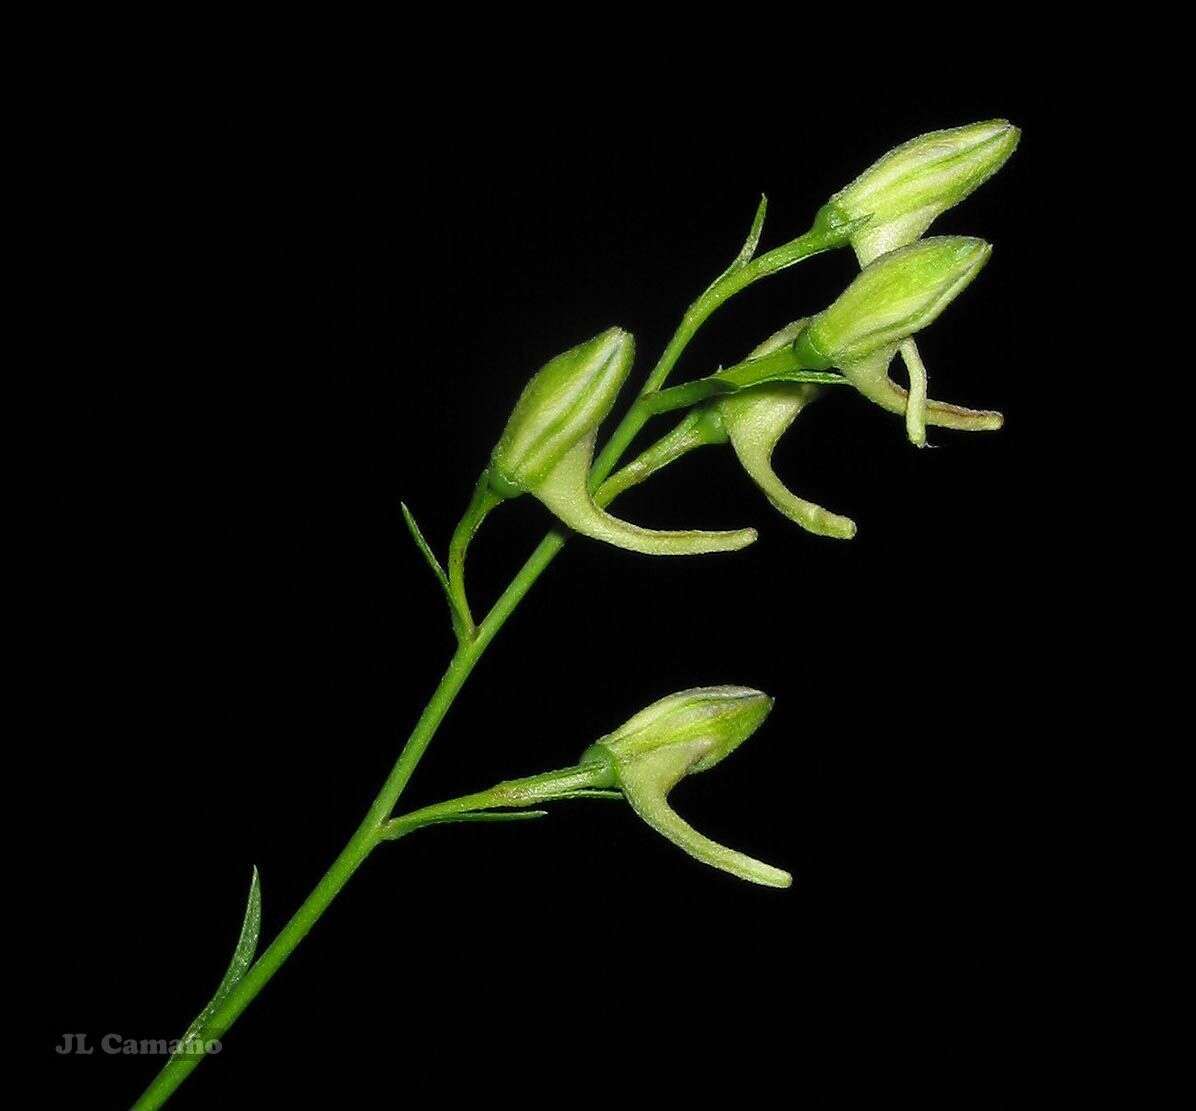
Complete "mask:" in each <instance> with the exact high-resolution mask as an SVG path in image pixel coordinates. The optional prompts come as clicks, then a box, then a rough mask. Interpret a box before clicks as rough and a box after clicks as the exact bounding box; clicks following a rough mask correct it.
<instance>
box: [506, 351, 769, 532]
mask: <svg viewBox="0 0 1196 1111" xmlns="http://www.w3.org/2000/svg"><path fill="white" fill-rule="evenodd" d="M634 358H635V341H634V340H633V339H632V337H631V336H630V335H629V334H628V333H627V332H624V331H623V330H622V329H621V328H609V329H607V330H606V331H605V332H603V333H602V334H601V335H599V336H595V337H594V339H592V340H590V341H589V342H588V343H583V344H581V345H580V346H578V347H574V348H573V349H572V350H571V351H566V352H565V353H564V354H563V355H558V356H557V357H556V358H555V359H553V360H552V361H551V362H549V363H548V364H547V365H546V366H545V367H544V368H543V369H542V370H541V371H539V373H537V374H536V376H535V377H534V378H533V379H532V380H531V381H530V382H529V383H528V384H527V387H526V388H525V389H524V391H523V393H522V395H520V398H519V401H518V403H517V404H516V406H515V411H514V412H513V413H512V414H511V419H510V420H509V421H508V422H507V427H506V429H505V430H504V431H503V434H502V437H501V438H500V439H499V441H498V445H497V446H496V447H495V449H494V451H493V453H492V454H491V456H490V467H489V470H488V472H487V474H488V478H489V483H490V487H491V489H493V491H494V492H495V493H496V494H498V495H499V496H500V497H504V498H513V497H518V496H519V495H520V494H525V493H530V494H534V495H535V496H536V497H537V498H539V499H540V501H542V502H543V503H544V504H545V505H546V506H547V507H548V508H549V509H550V510H552V512H553V513H555V514H556V516H557V517H558V518H559V519H560V520H561V521H562V522H563V523H564V524H566V525H567V526H568V527H569V528H571V529H573V531H574V532H579V533H581V534H582V535H583V536H589V537H592V538H593V539H595V540H601V541H604V542H605V543H607V544H613V545H614V546H615V547H617V548H627V549H628V550H630V551H633V552H643V553H644V554H646V555H699V554H701V553H704V552H731V551H736V550H737V549H739V548H744V547H746V546H747V545H748V544H750V543H752V541H754V540H755V539H756V531H755V529H736V530H732V531H729V532H702V531H699V530H690V531H684V532H662V531H659V530H655V529H645V528H640V527H639V526H638V525H632V524H629V523H628V522H626V521H621V520H619V518H617V517H612V516H611V515H610V514H609V513H606V512H605V511H603V510H602V509H600V508H599V507H598V506H597V505H596V504H595V503H594V499H593V496H592V495H591V493H590V490H589V477H590V464H591V463H592V461H593V458H594V440H595V437H596V436H597V434H598V426H599V425H600V424H601V423H602V420H603V418H604V417H605V416H606V415H607V413H609V412H610V410H611V407H612V406H613V405H614V403H615V398H616V397H617V396H618V393H619V389H620V387H621V386H622V385H623V382H624V380H625V379H626V378H627V375H628V373H629V371H630V370H631V364H632V362H633V361H634Z"/></svg>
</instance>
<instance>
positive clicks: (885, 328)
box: [796, 236, 992, 378]
mask: <svg viewBox="0 0 1196 1111" xmlns="http://www.w3.org/2000/svg"><path fill="white" fill-rule="evenodd" d="M990 254H992V248H991V247H990V246H989V245H988V244H987V243H985V242H984V240H982V239H972V238H970V237H966V236H941V237H938V238H934V239H925V240H923V241H921V242H920V243H914V244H911V245H910V246H908V247H902V248H901V249H900V250H896V251H890V252H889V253H888V254H887V255H882V256H881V257H880V258H878V259H877V260H876V261H875V262H874V263H872V264H870V265H869V266H866V267H865V268H864V269H863V270H862V271H861V273H860V275H859V277H858V278H856V280H855V281H854V282H852V283H851V285H849V286H848V287H847V289H846V290H844V291H843V293H842V294H841V295H840V296H839V298H838V300H836V301H835V302H834V304H832V305H831V306H830V308H828V309H824V310H823V311H822V312H820V313H819V314H818V315H817V316H816V317H814V319H813V320H812V321H810V325H809V327H808V328H806V330H805V331H804V332H802V334H801V335H800V336H798V338H797V345H796V349H797V351H798V354H799V355H800V356H801V358H802V362H803V365H808V366H809V367H810V368H811V369H814V370H825V369H827V368H828V367H838V368H839V369H840V370H842V371H843V373H844V374H846V375H847V377H848V378H851V376H852V374H851V372H852V368H853V367H854V366H856V365H858V364H862V363H864V362H865V361H867V360H870V359H871V358H872V357H873V356H875V355H877V353H883V352H887V353H888V354H887V358H886V359H885V365H886V366H887V365H888V363H889V361H891V360H892V358H893V355H894V354H895V353H896V351H897V347H898V345H899V344H900V343H901V341H902V340H904V339H907V338H908V337H909V336H912V335H913V334H914V333H915V332H920V331H921V330H922V329H923V328H925V327H926V326H927V325H929V324H931V323H933V322H934V321H935V320H936V319H937V318H938V315H939V314H940V313H941V312H942V311H943V310H944V309H945V308H946V307H947V306H948V305H949V304H950V303H951V302H952V301H954V300H955V298H956V297H958V296H959V294H960V293H962V292H963V291H964V289H966V288H967V286H968V284H969V283H970V282H971V281H972V279H973V278H975V277H976V275H977V274H978V273H980V270H981V268H982V267H983V266H984V264H985V263H986V262H987V261H988V258H989V255H990Z"/></svg>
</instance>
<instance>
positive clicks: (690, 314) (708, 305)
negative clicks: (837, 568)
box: [134, 226, 842, 1111]
mask: <svg viewBox="0 0 1196 1111" xmlns="http://www.w3.org/2000/svg"><path fill="white" fill-rule="evenodd" d="M841 242H842V238H841V237H840V238H836V237H835V236H833V235H831V234H828V233H827V232H826V231H824V230H820V229H819V228H818V227H817V226H816V227H815V228H814V229H812V230H811V231H809V232H807V233H806V234H805V235H803V236H800V237H798V238H797V239H795V240H793V241H792V242H790V243H787V244H785V245H784V246H783V247H778V248H777V249H776V250H774V251H770V252H768V253H767V254H764V255H761V256H760V257H759V258H757V259H755V260H754V261H752V262H750V263H748V264H747V265H745V266H743V267H741V268H739V269H737V270H733V271H731V272H729V273H727V274H725V275H723V277H721V278H720V279H719V280H718V281H716V282H715V283H714V284H713V285H712V286H711V287H710V288H709V289H708V290H707V291H706V292H705V293H703V294H702V296H701V297H699V298H698V300H697V301H695V302H694V303H693V305H691V306H690V308H689V310H688V311H687V312H686V314H685V317H684V319H683V320H682V322H681V326H680V327H679V328H678V329H677V332H676V333H675V334H674V336H673V338H672V340H671V341H670V342H669V345H668V347H667V348H666V349H665V352H664V354H663V355H662V356H661V357H660V361H659V362H658V363H657V364H656V367H655V368H654V369H653V371H652V373H651V374H650V375H649V376H648V380H647V382H646V383H645V384H644V387H643V389H642V390H641V391H640V396H641V397H642V396H643V395H644V394H646V393H651V392H654V391H656V390H658V389H659V388H660V386H661V385H662V383H663V382H664V380H665V379H666V378H667V377H668V375H669V373H670V371H671V370H672V369H673V367H674V366H675V365H676V363H677V360H678V359H679V358H680V357H681V354H682V352H683V351H684V350H685V347H686V345H687V344H688V343H689V341H690V340H691V339H692V338H693V336H694V335H695V334H696V332H697V331H698V329H699V328H700V327H701V326H702V324H703V323H704V322H705V321H706V319H707V318H708V317H709V316H710V315H711V314H712V313H713V312H714V311H715V310H716V309H717V308H718V307H719V306H720V305H722V304H723V303H724V302H725V301H726V300H727V299H728V298H730V297H732V296H734V295H735V294H736V293H738V292H740V291H741V290H743V289H745V288H747V286H749V285H751V284H752V283H753V282H755V281H758V280H759V279H760V278H763V277H765V276H767V275H768V274H773V273H776V272H777V271H778V270H782V269H784V268H785V267H787V266H792V265H793V264H794V263H796V262H799V261H801V260H802V259H804V258H809V257H810V256H812V255H815V254H818V253H820V252H821V251H824V250H828V249H829V248H831V247H835V246H839V245H840V244H841ZM650 415H651V414H649V413H647V412H645V411H644V410H643V409H642V408H641V407H640V406H638V405H633V406H632V407H631V408H630V409H629V410H628V412H627V414H626V415H625V416H624V418H623V420H622V421H621V422H620V424H619V425H618V427H617V428H616V429H615V431H614V433H613V434H612V435H611V438H610V441H609V442H608V443H607V445H606V447H605V448H604V449H603V451H602V454H601V455H600V456H599V458H598V460H597V462H596V463H595V464H594V467H593V469H592V470H591V472H590V482H591V486H592V488H594V489H597V488H598V487H599V486H600V485H601V484H602V483H603V482H604V481H605V479H606V478H607V477H608V476H609V475H610V473H611V471H612V470H613V469H614V466H615V464H616V463H618V461H619V459H620V458H621V457H622V455H623V453H624V452H625V451H626V450H627V448H628V447H629V446H630V444H631V441H632V440H633V439H634V438H635V436H636V434H637V433H638V432H639V431H640V429H641V428H642V427H643V426H644V423H645V422H646V421H647V420H648V418H649V416H650ZM695 446H696V445H695ZM649 473H650V472H649ZM644 477H646V474H645V475H644ZM627 485H632V483H630V482H628V483H625V484H624V485H623V486H620V487H618V489H625V488H626V486H627ZM618 489H616V490H615V493H617V492H618ZM615 493H610V494H609V496H608V497H607V498H606V501H604V502H603V503H602V504H606V503H607V502H609V501H610V500H611V499H612V498H613V497H614V496H615ZM491 497H493V495H491V494H489V491H488V490H487V489H486V488H485V476H483V478H482V480H481V481H479V483H478V486H477V487H476V488H475V490H474V495H473V499H472V500H471V502H470V505H469V508H468V509H467V510H466V513H465V516H464V517H463V518H462V521H461V524H460V525H458V527H457V530H456V532H454V535H453V541H452V543H451V544H450V560H449V581H450V587H451V591H450V593H451V596H452V600H453V603H454V610H455V611H457V612H459V613H460V615H461V618H462V624H466V619H468V621H467V625H466V627H467V629H468V630H469V631H470V632H471V633H472V635H470V636H462V635H461V633H460V631H459V632H458V638H459V643H458V647H457V651H456V652H455V653H454V654H453V658H452V660H451V662H450V663H449V666H448V669H447V670H446V671H445V673H444V675H443V676H442V677H441V680H440V682H439V684H437V687H436V689H435V691H433V692H432V697H431V699H430V700H429V701H428V704H427V705H426V706H425V707H424V711H423V713H422V714H420V717H419V720H418V721H417V722H416V724H415V728H414V729H413V730H412V732H411V735H410V737H408V739H407V743H406V744H405V745H404V746H403V750H402V752H400V754H399V758H398V761H397V762H396V763H395V766H394V767H393V768H392V769H391V772H390V775H389V776H388V777H387V779H386V782H385V783H384V784H383V786H382V790H381V791H380V792H379V793H378V797H377V798H376V799H375V800H374V802H373V804H372V805H371V806H370V809H369V813H368V814H367V815H366V817H365V819H364V820H363V821H362V823H361V825H360V826H359V827H358V829H357V832H356V833H354V834H353V836H352V837H351V838H350V840H349V843H348V844H347V845H346V846H345V847H344V849H343V850H342V851H341V853H340V855H339V856H338V857H337V858H336V860H335V861H333V863H332V866H331V867H330V868H329V869H328V871H327V872H326V873H325V874H324V876H323V878H322V879H321V880H320V882H319V883H318V884H317V885H316V887H315V889H314V890H313V891H312V893H311V894H310V895H309V896H308V897H307V898H306V899H305V900H304V901H303V904H302V905H301V906H300V907H299V909H298V910H297V911H296V912H295V914H294V915H293V916H292V918H291V920H290V921H289V922H287V924H286V925H285V926H284V927H283V928H282V930H281V932H280V933H279V934H278V936H277V937H276V938H275V939H274V941H273V942H271V943H270V945H269V947H268V948H267V949H266V950H265V952H263V953H262V955H261V956H260V957H259V958H258V959H257V961H256V962H255V963H254V964H253V966H252V967H251V968H250V969H249V971H248V972H246V974H245V976H244V978H243V979H242V980H241V981H240V982H239V983H238V984H237V986H236V987H235V988H233V990H232V991H231V992H229V994H228V995H227V996H226V997H225V999H224V1001H223V1002H222V1003H221V1005H220V1006H219V1007H218V1008H217V1009H216V1010H215V1011H214V1012H213V1013H212V1015H211V1016H210V1017H209V1019H208V1021H207V1022H206V1023H205V1024H204V1026H203V1028H202V1029H201V1030H199V1031H197V1033H196V1035H195V1039H194V1040H196V1041H201V1042H206V1041H210V1040H213V1039H219V1038H221V1037H222V1036H223V1035H224V1034H225V1033H226V1032H227V1031H228V1030H229V1028H230V1027H231V1026H232V1025H233V1023H234V1022H235V1021H236V1020H237V1018H238V1017H239V1016H240V1015H241V1012H242V1011H244V1010H245V1008H246V1007H248V1006H249V1004H250V1003H251V1002H252V1001H253V1000H254V998H255V997H256V996H257V994H258V992H260V991H261V990H262V988H264V987H265V986H266V984H267V983H269V981H270V979H271V978H272V977H273V976H274V974H275V973H276V972H277V971H278V969H279V968H281V967H282V965H283V963H284V962H285V961H286V959H287V958H288V957H289V956H290V955H291V953H292V952H294V950H295V948H296V947H297V946H298V945H299V943H300V942H301V941H302V940H303V939H304V938H305V937H306V936H307V934H308V933H309V932H310V931H311V928H312V927H313V926H314V925H315V924H316V922H317V921H318V920H319V918H320V916H321V915H322V914H323V913H324V911H325V910H327V909H328V906H329V905H330V904H331V902H332V900H333V899H335V898H336V896H337V895H338V894H339V893H340V891H341V889H342V888H343V887H344V886H345V884H346V883H348V882H349V880H350V878H351V877H352V876H353V874H354V873H355V872H356V871H357V869H358V868H360V867H361V865H362V863H363V862H364V861H365V859H366V857H367V856H369V854H370V853H371V852H372V851H373V849H374V848H375V847H376V846H377V845H378V844H379V843H380V841H381V840H383V838H384V834H385V830H386V828H387V827H386V822H387V819H388V818H389V816H390V814H391V812H392V811H393V810H394V807H395V804H396V803H397V802H398V800H399V797H400V796H401V795H402V793H403V790H404V789H405V788H406V786H407V783H408V782H409V781H410V779H411V776H412V774H413V773H414V771H415V768H416V766H417V765H418V764H419V761H420V760H421V759H422V757H423V754H424V752H425V751H426V750H427V748H428V745H429V744H431V742H432V738H433V737H434V736H435V735H436V730H437V728H438V727H439V725H440V723H441V721H443V720H444V716H445V714H447V713H448V710H449V707H450V706H451V705H452V704H453V700H454V699H455V698H456V697H457V694H458V693H459V692H460V690H461V688H462V686H464V684H465V681H466V679H468V678H469V675H470V672H472V671H473V669H474V666H475V665H476V664H477V662H478V660H479V659H480V658H481V656H482V654H483V653H484V652H485V651H486V649H487V648H488V647H489V645H490V642H491V641H492V640H493V639H494V637H495V636H496V635H497V633H498V631H499V630H500V629H501V628H502V627H503V625H504V624H505V623H506V621H507V618H509V617H510V616H511V614H512V613H514V611H515V609H516V607H517V606H518V605H519V603H520V602H521V601H522V600H523V598H524V596H525V595H526V594H527V592H528V591H529V590H530V589H531V588H532V586H533V584H534V583H535V582H536V580H537V579H538V578H539V577H540V576H541V575H542V574H543V573H544V571H545V569H546V568H547V567H548V565H549V564H550V563H551V562H552V561H553V559H555V558H556V555H557V553H558V552H560V550H561V549H562V548H563V547H564V546H565V541H566V539H567V534H566V533H565V531H563V530H562V529H561V528H559V527H558V528H553V529H551V530H550V531H549V532H548V533H547V534H546V535H545V537H544V538H543V539H542V540H541V541H540V543H539V545H537V547H536V549H535V550H534V551H533V552H532V554H531V555H530V556H529V557H528V559H527V561H526V562H525V563H524V564H523V566H522V567H521V568H520V569H519V571H518V572H517V573H516V575H515V577H514V578H513V579H512V580H511V582H510V583H509V584H508V586H507V588H506V590H504V591H503V593H502V594H501V595H500V596H499V598H498V600H497V601H496V602H495V603H494V605H493V606H492V607H491V609H490V612H489V613H488V614H487V615H486V618H485V620H483V622H482V623H481V625H479V626H477V627H476V628H473V623H472V618H471V617H470V616H469V607H468V603H467V602H466V600H465V592H464V553H465V548H466V547H467V546H468V542H469V539H470V537H472V535H473V533H474V532H475V531H476V529H477V527H478V525H479V524H480V523H481V521H482V519H483V518H484V517H485V515H486V513H487V512H489V510H490V509H491V508H492V507H493V504H494V502H492V501H490V498H491ZM454 551H456V552H457V556H456V557H455V558H454V554H453V553H454ZM454 584H455V585H454ZM396 820H397V821H402V819H396ZM202 1060H203V1056H202V1055H200V1054H194V1055H192V1054H175V1055H173V1056H172V1057H171V1058H170V1059H169V1060H168V1061H167V1062H166V1064H165V1065H164V1066H163V1067H162V1070H161V1071H160V1072H159V1073H158V1075H157V1076H156V1077H155V1078H154V1079H153V1081H152V1082H151V1083H150V1085H149V1087H148V1088H147V1089H146V1090H145V1092H144V1093H142V1095H141V1098H140V1099H138V1101H137V1102H136V1104H134V1111H153V1109H155V1108H158V1107H161V1106H162V1105H163V1104H164V1103H165V1102H166V1100H167V1099H169V1098H170V1096H171V1094H172V1093H173V1092H174V1090H175V1089H176V1088H177V1087H178V1086H179V1085H180V1084H181V1083H182V1082H183V1081H184V1080H185V1079H186V1078H187V1077H188V1076H189V1075H190V1074H191V1072H192V1071H193V1070H194V1069H195V1067H196V1066H197V1065H198V1064H199V1063H200V1061H202Z"/></svg>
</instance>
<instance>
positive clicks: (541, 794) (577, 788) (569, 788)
mask: <svg viewBox="0 0 1196 1111" xmlns="http://www.w3.org/2000/svg"><path fill="white" fill-rule="evenodd" d="M609 786H610V771H609V769H608V768H607V767H605V766H603V765H601V764H589V765H577V766H575V767H571V768H562V769H561V770H560V771H553V772H544V773H542V774H541V775H531V776H527V777H526V778H524V779H508V780H504V781H503V782H502V783H497V784H495V785H494V786H493V787H490V788H488V789H487V790H485V791H477V792H475V793H474V794H472V795H462V796H461V797H460V798H455V799H448V800H447V801H445V802H438V803H436V804H435V805H433V806H425V807H424V808H423V809H421V810H413V811H412V812H411V813H410V814H403V815H401V816H400V817H398V818H392V819H391V820H390V821H389V822H387V823H386V826H385V827H384V831H383V836H384V837H385V838H386V839H387V840H388V841H394V840H397V839H398V838H400V837H405V836H406V835H407V834H408V833H412V832H414V831H415V830H417V829H421V828H422V827H423V826H426V825H431V824H433V823H434V822H445V821H451V820H452V819H453V817H455V816H457V815H460V814H465V813H473V812H475V811H479V810H494V809H497V808H498V807H526V806H533V805H536V804H538V803H542V802H552V801H553V800H554V799H567V798H576V797H578V796H579V795H580V794H584V793H585V792H588V791H593V790H594V789H596V788H603V787H609Z"/></svg>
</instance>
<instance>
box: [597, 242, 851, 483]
mask: <svg viewBox="0 0 1196 1111" xmlns="http://www.w3.org/2000/svg"><path fill="white" fill-rule="evenodd" d="M843 242H844V237H843V234H842V232H841V231H828V230H827V229H826V228H824V227H822V226H820V225H819V224H816V225H815V226H814V227H813V228H811V229H810V230H809V231H808V232H806V233H805V235H799V236H798V237H797V238H796V239H794V240H792V241H791V242H789V243H786V244H784V245H783V246H781V247H777V248H776V249H775V250H772V251H768V252H767V253H766V254H763V255H760V256H759V257H758V258H755V259H753V260H752V261H751V262H749V263H747V264H746V265H745V266H741V267H739V268H738V269H733V270H730V271H728V272H727V273H726V274H724V275H723V276H722V277H721V278H719V279H718V281H716V282H715V283H714V284H713V285H712V286H711V287H710V288H709V289H707V290H706V292H705V293H703V294H702V296H701V297H699V298H698V299H697V300H696V301H695V302H694V303H693V304H692V305H690V306H689V308H688V309H687V310H686V312H685V316H683V317H682V318H681V323H680V325H678V327H677V331H676V332H674V333H673V338H672V339H671V340H669V345H668V347H666V348H665V349H664V354H662V355H661V356H660V361H659V362H657V364H656V366H655V367H654V368H653V369H652V373H651V374H649V375H648V380H647V381H646V382H645V383H644V387H643V389H642V390H640V397H641V398H642V397H643V396H644V395H646V394H650V393H654V392H655V391H657V390H659V389H660V387H661V386H662V385H663V384H664V381H665V379H666V378H668V376H669V374H670V373H671V372H672V370H673V367H675V366H676V365H677V360H678V359H680V358H681V355H682V353H683V352H684V351H685V348H686V347H687V346H688V345H689V341H690V340H691V339H693V338H694V336H695V335H696V334H697V331H698V329H699V328H700V327H701V326H702V325H703V324H705V323H706V321H707V320H708V319H709V318H710V316H711V314H713V313H714V311H715V310H716V309H718V308H719V307H720V306H721V305H723V304H724V303H725V302H726V301H728V300H729V299H730V298H732V297H734V296H735V294H737V293H740V292H742V291H743V290H745V289H746V288H747V287H748V286H749V285H751V284H752V283H753V282H758V281H759V280H760V279H761V278H766V277H768V276H769V275H770V274H775V273H776V272H777V271H778V270H784V269H785V268H786V267H789V266H792V265H794V263H797V262H801V261H802V260H803V259H807V258H810V257H811V256H813V255H817V254H820V253H821V252H823V251H826V250H830V249H831V248H832V247H838V246H840V245H841V244H842V243H843ZM650 416H651V413H650V412H648V411H645V410H644V409H642V408H641V407H640V406H639V405H633V406H632V407H631V409H630V410H628V412H627V415H626V416H625V417H624V418H623V420H622V421H621V422H620V424H619V426H618V428H616V429H615V431H614V432H613V434H612V435H611V438H610V439H609V440H608V441H607V444H606V446H605V447H604V448H603V449H602V454H601V455H599V456H598V459H597V460H596V461H595V463H594V468H593V470H592V471H591V478H590V485H591V488H592V489H597V487H598V486H599V485H600V484H601V483H602V482H603V481H604V480H605V479H606V477H607V476H608V475H609V474H610V473H611V471H612V470H614V467H615V464H616V463H618V461H619V460H620V459H621V458H622V456H623V453H624V452H625V451H626V450H627V449H628V447H630V446H631V441H632V440H634V439H635V437H636V435H637V434H638V433H639V431H640V429H641V428H643V427H644V425H645V423H647V420H648V418H649V417H650Z"/></svg>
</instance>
